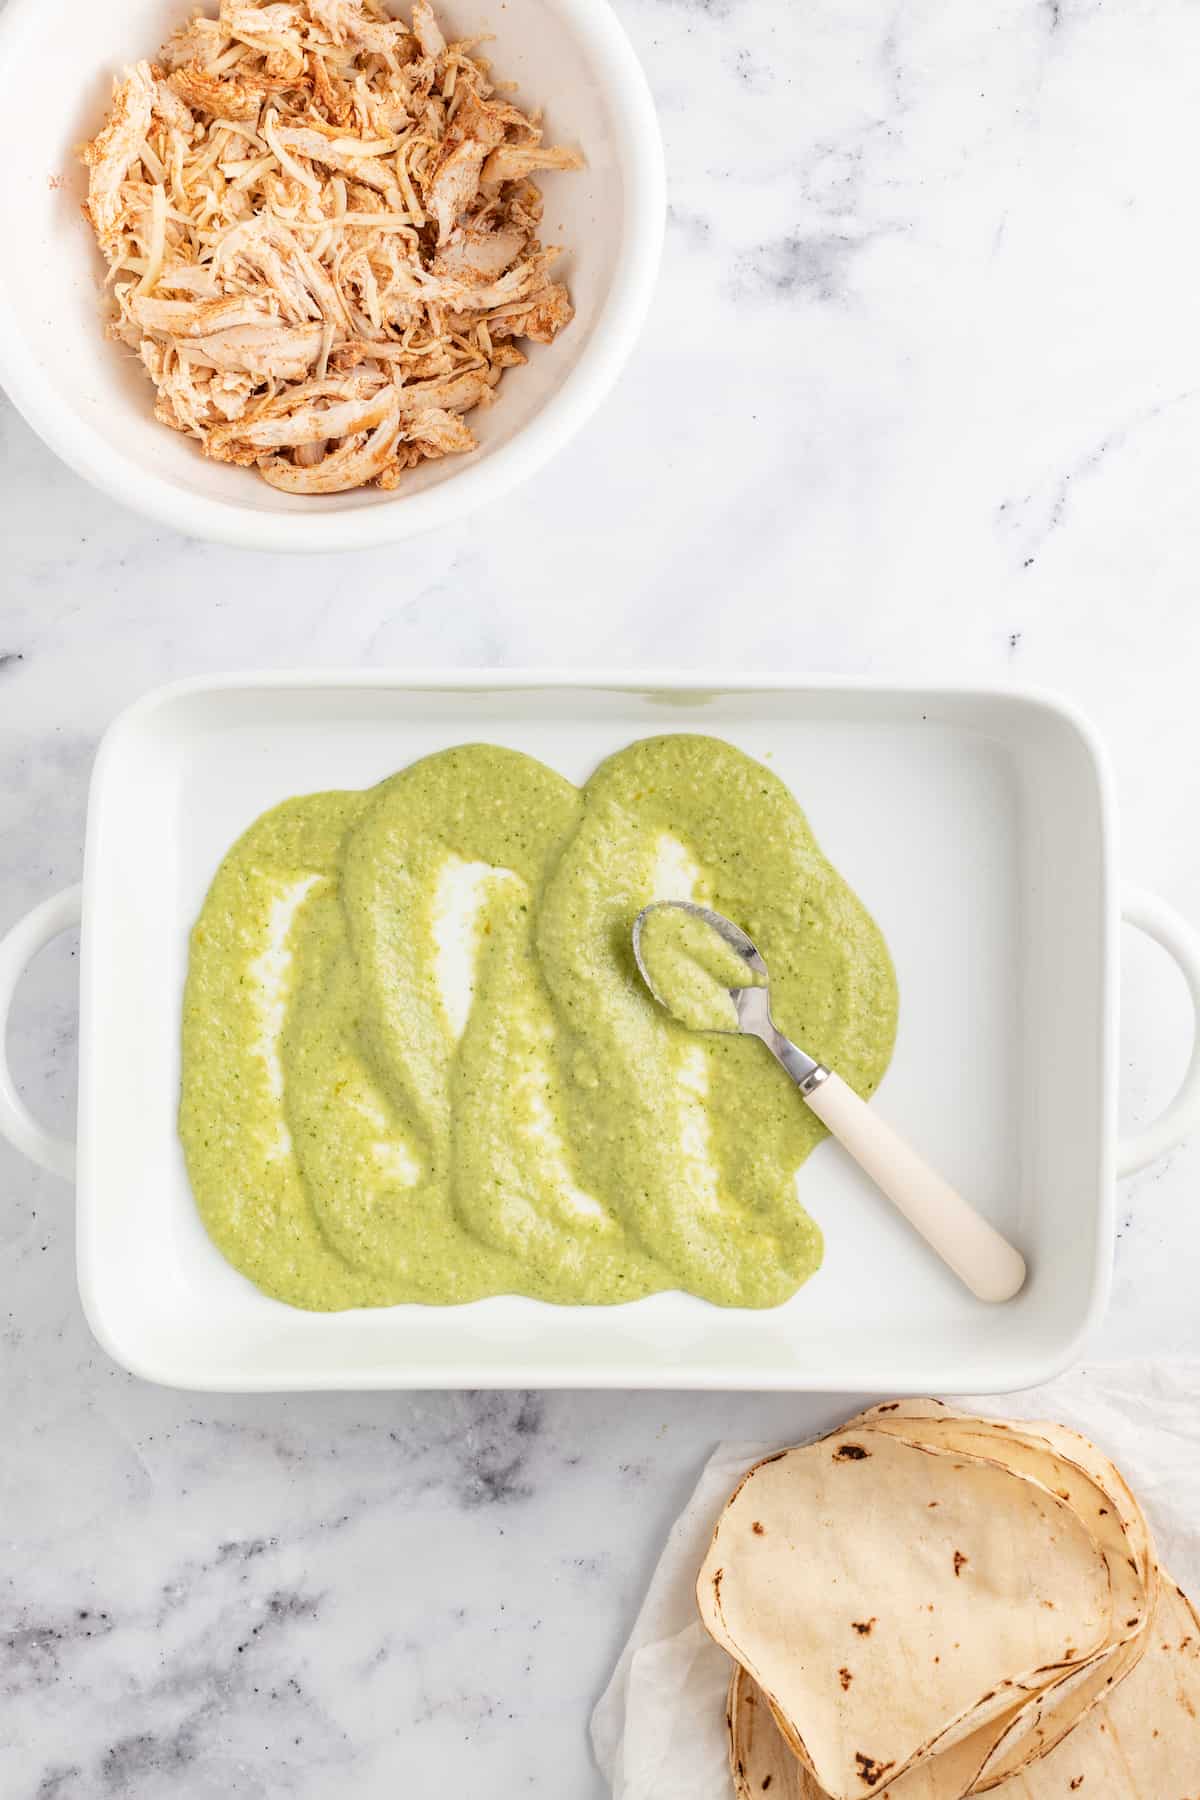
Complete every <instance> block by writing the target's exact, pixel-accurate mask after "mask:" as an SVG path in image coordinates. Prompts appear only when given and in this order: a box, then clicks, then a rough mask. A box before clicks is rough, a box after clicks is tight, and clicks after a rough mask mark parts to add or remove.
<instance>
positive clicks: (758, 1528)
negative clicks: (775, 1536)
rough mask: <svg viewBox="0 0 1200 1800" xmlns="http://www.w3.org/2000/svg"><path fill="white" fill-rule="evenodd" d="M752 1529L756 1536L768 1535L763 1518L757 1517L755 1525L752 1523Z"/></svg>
mask: <svg viewBox="0 0 1200 1800" xmlns="http://www.w3.org/2000/svg"><path fill="white" fill-rule="evenodd" d="M750 1529H751V1531H752V1532H753V1533H754V1535H755V1537H766V1535H767V1528H766V1526H765V1525H764V1524H763V1522H762V1520H761V1519H755V1521H754V1523H753V1525H751V1527H750Z"/></svg>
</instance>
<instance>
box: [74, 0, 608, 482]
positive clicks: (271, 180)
mask: <svg viewBox="0 0 1200 1800" xmlns="http://www.w3.org/2000/svg"><path fill="white" fill-rule="evenodd" d="M477 41H478V40H475V41H473V42H464V43H450V44H448V43H447V42H446V39H445V37H444V36H443V35H442V32H441V30H440V28H439V26H438V23H437V20H436V18H435V17H434V14H433V10H432V8H431V7H430V6H429V4H428V0H413V6H412V21H411V24H408V25H406V24H403V23H402V22H401V21H399V20H396V19H393V18H392V17H391V16H390V15H389V14H388V13H387V12H386V11H385V10H384V6H383V4H382V0H220V13H219V16H218V17H217V18H215V19H214V18H208V17H204V16H203V15H198V16H197V17H196V18H194V19H193V20H192V22H191V24H190V25H189V26H188V27H187V29H186V30H184V31H181V32H178V33H177V34H176V36H175V37H173V38H172V39H171V40H170V42H169V43H168V44H166V45H165V47H164V48H163V50H162V51H161V53H160V56H159V60H158V62H157V63H150V62H141V63H138V64H136V65H135V66H134V67H133V68H132V69H129V70H127V71H126V73H125V75H124V77H123V78H122V79H121V80H119V81H118V82H117V83H116V84H115V92H114V96H113V104H112V109H111V111H110V113H109V116H108V119H107V121H106V123H105V125H104V129H103V130H102V131H101V132H100V135H99V136H98V137H97V138H96V139H95V141H94V142H93V143H90V144H88V145H87V146H86V148H85V149H84V151H83V152H82V154H83V159H84V161H85V162H86V163H87V164H88V165H89V168H90V179H89V187H88V199H87V203H86V206H85V211H86V213H87V216H88V218H89V219H90V220H91V223H92V227H93V229H94V231H95V233H96V238H97V240H98V242H99V245H100V248H101V250H102V251H103V252H104V255H105V257H106V258H107V260H108V266H109V281H110V284H111V286H112V291H113V295H114V298H115V311H116V316H115V318H114V320H113V322H112V324H111V326H110V331H111V333H112V335H113V336H115V337H117V338H119V339H120V340H121V341H122V342H124V343H125V344H127V345H129V347H130V348H131V349H133V350H135V351H136V352H137V353H138V355H139V356H140V358H141V360H142V362H143V364H144V365H145V368H146V370H147V372H148V374H149V376H150V378H151V380H152V381H153V382H154V384H155V387H156V388H157V389H158V401H157V404H156V406H155V413H156V415H157V417H158V418H159V419H161V420H162V422H163V424H165V425H170V426H172V427H173V428H174V429H175V430H176V431H183V432H187V433H189V434H190V435H191V436H193V437H195V438H198V439H199V441H200V443H201V444H202V445H203V447H204V450H205V452H206V454H207V455H209V456H212V457H217V458H219V459H220V460H221V461H224V462H231V463H237V464H241V465H244V466H246V467H250V468H256V469H257V470H258V472H259V474H260V475H262V477H263V479H264V480H266V481H269V482H270V483H271V484H272V486H274V487H277V488H282V489H284V490H286V491H287V492H288V493H293V494H334V493H341V492H343V491H344V490H346V489H347V488H354V487H361V486H363V485H364V484H366V483H369V482H377V483H378V484H379V486H380V487H384V488H391V487H395V486H396V484H397V483H398V481H399V479H400V477H401V475H402V473H403V472H404V471H405V470H406V469H411V468H413V467H414V466H415V465H416V464H417V463H418V462H420V461H421V459H422V458H423V457H438V456H451V455H456V454H458V453H460V452H462V451H466V450H473V449H475V447H476V443H475V438H474V436H473V435H472V433H471V429H470V427H469V425H468V424H467V422H466V419H465V417H464V415H465V414H467V413H470V412H472V411H473V410H474V408H475V407H477V406H486V405H489V404H490V403H491V401H492V399H493V398H494V395H495V390H496V385H497V383H498V382H499V380H500V376H501V374H502V372H503V370H505V369H506V368H511V367H512V366H513V365H515V364H517V363H523V362H524V361H525V357H524V354H523V353H522V351H521V350H520V349H519V348H518V345H517V341H516V340H518V339H520V338H531V339H534V340H536V341H537V342H538V343H544V344H545V343H549V342H551V340H552V339H553V338H554V337H556V336H557V334H558V333H559V332H560V331H561V330H562V328H563V326H564V325H566V324H567V323H568V322H569V320H570V318H571V302H570V299H569V298H568V295H567V290H566V288H565V287H564V286H563V284H562V283H561V282H558V281H555V280H554V279H553V277H552V275H551V266H552V264H553V261H554V258H555V256H556V255H557V250H555V249H552V248H545V247H543V245H542V244H541V242H540V241H539V238H538V230H539V225H540V221H541V217H542V195H541V191H540V189H539V188H538V186H537V184H536V182H535V181H534V180H533V179H532V177H533V176H534V175H535V174H536V173H537V172H538V170H540V169H577V168H579V167H581V162H582V159H581V158H580V156H579V154H578V153H577V152H576V151H574V150H567V149H558V148H552V147H550V146H548V145H544V144H543V143H542V132H541V128H540V126H539V123H538V118H537V115H536V114H535V115H532V116H531V115H529V114H526V113H523V112H521V111H519V110H518V109H517V108H516V107H515V106H513V105H511V104H509V103H508V102H507V101H505V100H504V99H502V98H501V97H500V96H499V95H498V93H497V90H496V86H495V84H494V83H493V81H492V80H491V79H490V75H489V70H488V66H487V64H486V63H485V62H483V61H482V60H481V59H480V58H479V57H478V56H475V55H472V54H471V52H472V50H473V49H474V48H475V46H476V43H477Z"/></svg>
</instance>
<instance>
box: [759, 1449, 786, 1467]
mask: <svg viewBox="0 0 1200 1800" xmlns="http://www.w3.org/2000/svg"><path fill="white" fill-rule="evenodd" d="M786 1455H787V1451H786V1450H777V1451H776V1452H775V1454H774V1456H764V1457H763V1459H762V1461H761V1462H760V1463H759V1465H758V1466H759V1468H760V1469H765V1468H766V1466H767V1464H768V1463H773V1462H782V1461H783V1459H784V1457H785V1456H786Z"/></svg>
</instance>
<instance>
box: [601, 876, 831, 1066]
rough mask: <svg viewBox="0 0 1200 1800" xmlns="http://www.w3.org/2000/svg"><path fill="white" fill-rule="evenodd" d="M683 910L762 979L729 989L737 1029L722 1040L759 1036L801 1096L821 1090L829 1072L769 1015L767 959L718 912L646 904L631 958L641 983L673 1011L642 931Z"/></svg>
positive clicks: (685, 903) (679, 903)
mask: <svg viewBox="0 0 1200 1800" xmlns="http://www.w3.org/2000/svg"><path fill="white" fill-rule="evenodd" d="M671 911H674V912H685V913H691V914H692V916H693V918H697V919H703V921H704V923H705V924H706V925H709V926H711V927H712V929H713V930H714V931H715V932H716V934H717V936H718V937H720V938H723V939H724V940H725V942H726V943H727V944H728V945H729V948H730V949H731V950H733V951H735V952H736V954H737V955H738V956H740V957H741V959H742V961H743V962H744V963H745V965H746V967H747V968H748V969H752V970H753V971H754V973H755V974H756V975H760V976H761V977H762V980H761V981H759V982H756V983H753V984H751V985H748V986H746V987H736V988H730V989H729V998H730V999H731V1000H732V1001H733V1006H734V1011H735V1012H736V1013H737V1025H736V1027H733V1026H731V1027H730V1029H729V1030H728V1031H721V1030H720V1028H719V1027H718V1028H716V1029H717V1031H718V1035H719V1036H721V1037H756V1038H761V1039H762V1041H763V1043H764V1044H765V1045H766V1046H767V1049H768V1050H769V1051H770V1052H771V1054H772V1056H774V1057H775V1058H776V1059H777V1061H779V1062H781V1063H782V1064H783V1066H784V1068H785V1069H786V1070H787V1072H788V1074H789V1075H790V1076H791V1078H792V1080H793V1081H794V1082H795V1083H796V1086H797V1087H798V1088H799V1089H800V1092H801V1093H802V1094H805V1095H807V1094H808V1093H809V1092H811V1089H812V1088H815V1087H819V1086H820V1084H821V1082H822V1081H824V1080H825V1079H826V1077H827V1076H828V1074H829V1070H828V1069H827V1068H826V1067H825V1065H824V1064H823V1063H819V1062H817V1061H815V1060H814V1058H813V1057H811V1056H809V1055H807V1054H806V1052H805V1051H803V1050H801V1048H800V1046H799V1044H793V1042H792V1040H791V1039H790V1038H786V1037H784V1035H783V1033H782V1031H780V1030H779V1028H778V1027H777V1026H776V1024H775V1021H774V1020H773V1019H772V1017H771V1003H770V995H769V992H768V983H769V981H770V976H769V975H768V973H767V965H766V963H765V962H764V961H763V958H762V955H761V953H760V952H759V949H758V946H757V945H756V944H755V942H754V940H753V939H752V938H749V937H747V935H746V933H745V932H744V931H743V930H742V928H741V926H740V925H735V924H734V922H733V920H732V919H727V918H726V917H725V915H724V913H719V912H714V911H713V910H712V908H711V907H709V906H697V905H696V903H695V901H694V900H656V901H654V902H653V904H652V905H650V906H643V908H642V910H641V912H640V913H639V914H638V916H637V918H636V919H635V920H634V922H633V954H634V958H635V960H636V962H637V966H638V971H639V973H640V974H641V977H642V980H643V981H644V982H645V984H646V986H647V987H648V988H649V989H650V992H651V993H652V994H653V995H654V998H655V999H656V1000H657V1001H658V1004H659V1005H660V1006H662V1007H665V1008H666V1010H667V1011H668V1012H670V1010H671V1009H670V1007H669V1006H667V1003H666V1001H665V1000H664V999H663V997H662V995H661V994H660V993H659V991H658V989H657V988H656V987H655V985H654V982H653V980H652V979H651V976H650V971H649V970H648V969H647V967H646V964H645V961H644V959H643V957H642V927H643V926H644V925H645V923H646V920H647V919H648V918H649V916H650V914H651V913H656V912H671Z"/></svg>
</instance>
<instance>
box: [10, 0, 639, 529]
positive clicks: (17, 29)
mask: <svg viewBox="0 0 1200 1800" xmlns="http://www.w3.org/2000/svg"><path fill="white" fill-rule="evenodd" d="M554 5H555V7H556V8H557V10H558V11H559V13H560V14H562V15H563V17H564V18H565V20H566V23H567V26H568V28H569V29H570V30H571V32H572V33H573V34H574V35H575V36H576V37H577V38H578V39H580V40H581V42H582V43H583V45H584V48H585V50H586V52H587V54H588V58H589V61H590V62H591V65H592V67H593V69H594V71H595V72H596V75H597V79H598V83H599V85H600V87H601V89H602V90H603V92H604V94H605V97H606V100H607V102H608V105H609V108H610V114H611V119H612V125H613V131H614V137H615V140H616V143H617V146H618V151H619V156H618V163H619V168H620V171H621V177H622V197H623V203H624V209H625V218H624V228H623V230H622V233H621V240H620V247H619V250H618V255H617V263H616V268H615V270H614V272H613V278H612V284H611V286H610V288H609V292H608V295H607V296H606V298H605V300H604V302H603V304H602V307H601V310H600V313H599V316H598V318H597V321H596V324H595V327H594V329H593V331H592V334H591V336H590V338H589V339H588V342H587V344H586V345H585V347H584V349H583V351H582V353H581V355H580V357H579V360H578V362H577V363H576V364H575V366H574V367H573V368H572V370H571V371H570V373H569V375H567V377H566V379H565V380H564V381H563V382H562V384H561V386H559V387H557V388H556V389H555V390H554V392H553V393H552V394H551V395H550V396H549V398H548V399H547V401H546V403H545V404H544V405H543V406H542V408H541V410H540V411H539V412H538V413H537V414H536V415H535V416H534V417H533V418H532V419H531V420H530V421H529V422H528V423H527V424H525V425H523V426H521V427H520V428H519V429H518V430H517V432H516V434H515V435H514V437H512V438H511V439H510V440H509V442H508V443H506V444H503V445H501V446H500V447H499V448H498V449H496V450H493V451H491V452H490V453H489V454H488V455H487V456H486V457H484V458H482V459H480V460H478V461H476V462H474V463H471V464H469V465H468V466H466V467H463V468H460V469H458V470H456V472H455V473H454V474H453V475H452V476H451V477H450V478H449V479H448V480H446V481H443V482H440V483H438V485H437V486H436V487H433V488H429V489H427V490H425V491H424V492H422V493H417V494H411V495H406V494H404V493H403V492H401V493H399V494H398V495H396V496H394V497H393V499H392V501H391V502H390V503H389V502H380V503H377V504H375V505H373V506H369V507H357V508H350V509H344V510H340V511H334V510H330V511H321V512H319V513H308V512H274V511H271V512H268V511H265V510H261V511H260V510H259V509H258V508H257V507H255V506H252V505H241V504H237V503H232V502H230V501H227V500H216V499H212V498H210V497H208V496H207V495H202V494H191V493H188V492H187V491H186V490H185V489H182V488H180V487H178V486H177V485H176V484H175V483H174V482H170V481H167V480H165V479H163V478H162V477H160V476H157V475H155V474H154V473H153V472H151V471H150V470H148V469H146V468H145V467H143V465H142V464H140V463H138V462H136V461H134V460H133V458H132V457H130V456H128V455H126V454H125V453H124V452H123V451H121V450H118V449H117V448H116V447H115V446H114V445H113V444H112V443H111V442H110V440H109V439H108V438H107V437H106V436H105V434H104V433H103V431H101V430H98V429H97V428H95V427H94V426H92V425H91V424H90V423H88V422H87V421H86V420H85V419H83V418H81V417H80V416H79V414H77V413H76V412H75V411H74V409H73V408H72V407H71V406H70V405H69V404H68V403H67V402H65V401H64V400H62V399H61V398H60V396H59V394H58V392H57V390H56V389H55V388H54V387H53V386H52V385H51V384H49V383H48V382H47V381H46V380H45V379H44V377H43V376H42V374H41V372H40V369H39V368H38V367H37V366H36V365H34V364H33V363H31V361H30V360H29V359H28V358H27V357H25V356H24V355H23V346H24V343H25V338H24V334H23V332H22V331H21V328H20V325H19V323H18V320H17V317H16V314H15V312H14V310H13V308H12V307H11V305H10V304H9V300H8V287H7V284H6V282H5V280H4V278H3V275H2V274H0V386H3V388H4V389H5V391H6V392H7V394H8V396H9V398H10V399H11V400H12V402H13V405H14V406H15V407H16V408H17V410H18V412H20V413H21V414H22V416H23V417H24V419H25V420H26V422H27V423H28V424H29V425H30V426H31V427H32V428H33V430H34V431H35V432H37V434H38V436H39V437H41V438H42V440H43V442H45V443H46V444H47V445H48V446H49V448H50V449H51V450H53V451H54V452H55V454H56V455H57V456H59V457H60V458H61V459H62V461H63V462H65V463H66V464H67V465H68V466H69V467H70V468H72V469H73V470H74V471H75V473H76V474H78V475H81V476H83V478H84V479H85V480H86V481H89V482H91V483H92V485H93V486H94V487H97V488H99V489H100V490H101V491H102V492H103V493H106V494H108V495H109V496H110V498H112V499H114V500H116V501H118V502H119V503H120V504H121V505H123V506H128V507H130V508H131V509H132V510H133V511H135V512H138V513H140V514H142V515H143V516H145V517H149V518H152V519H154V520H156V521H157V522H158V523H160V524H163V525H168V526H170V527H171V528H172V529H174V530H176V531H179V532H182V533H183V534H184V535H185V536H188V537H192V538H201V539H206V540H209V541H212V542H216V543H222V544H229V545H232V546H233V547H234V548H237V549H247V550H269V551H277V552H278V551H283V552H305V551H309V552H311V551H316V552H321V551H325V552H328V551H342V550H367V549H373V548H376V547H378V546H380V545H383V544H391V543H397V542H399V541H401V540H402V539H404V538H409V537H414V536H417V535H418V534H419V533H421V532H425V531H430V530H434V529H436V528H437V527H439V526H442V525H446V524H449V523H450V522H452V521H453V520H457V519H460V518H463V517H465V516H466V515H467V514H468V513H471V512H473V511H475V509H476V508H477V507H480V506H483V505H487V504H489V503H490V502H492V501H494V500H498V499H500V498H501V497H502V496H503V495H505V494H507V493H509V492H510V491H511V490H512V489H513V488H514V487H516V486H517V485H518V484H519V483H520V482H522V481H524V480H525V479H526V478H527V477H528V476H530V475H533V474H535V473H536V472H537V470H538V469H540V468H541V467H542V466H543V465H544V464H545V463H546V462H548V461H549V459H550V458H551V457H552V456H553V455H554V454H555V453H556V452H557V451H559V450H561V449H562V448H563V447H564V446H565V445H566V444H567V443H568V442H569V441H570V439H571V438H572V437H573V436H574V435H575V433H576V432H577V431H578V430H579V429H580V427H581V426H583V425H584V424H585V423H586V422H587V420H588V419H589V418H590V417H591V415H592V413H593V412H595V410H596V409H597V407H599V405H600V404H601V402H602V401H603V400H604V399H605V398H606V396H607V395H608V393H609V391H610V389H611V388H612V387H613V385H614V383H615V382H616V379H617V377H618V375H619V374H620V372H621V370H622V368H623V366H624V364H625V362H626V360H627V358H628V357H629V355H630V353H631V351H632V350H633V347H634V344H635V343H636V340H637V337H638V334H639V332H640V330H641V327H642V324H643V322H644V320H645V317H646V314H647V312H648V311H649V307H650V302H651V300H652V298H653V295H654V289H655V286H656V283H657V280H658V270H659V263H660V261H661V257H662V246H663V237H664V233H665V227H666V207H667V181H666V165H665V159H664V155H663V145H662V135H661V132H660V129H659V123H658V115H657V112H656V109H655V105H654V101H653V98H652V96H651V93H650V86H649V83H648V81H647V79H646V75H645V72H644V70H643V68H642V65H641V63H640V61H639V60H638V57H637V54H636V52H635V51H634V48H633V45H632V44H631V43H630V41H629V38H628V36H627V34H626V32H625V29H624V27H623V26H622V24H621V22H620V20H619V19H618V18H617V15H616V13H615V12H614V11H613V9H612V7H611V5H610V4H609V0H554ZM45 6H46V0H8V4H7V6H5V8H4V10H3V12H2V13H0V68H8V69H9V70H14V69H16V68H17V67H19V64H20V58H19V54H18V52H19V49H20V41H21V36H22V33H23V31H24V30H25V29H27V28H28V26H29V25H30V24H31V23H32V22H33V21H35V20H36V19H37V18H38V17H39V16H40V15H41V14H42V13H43V11H44V9H45ZM10 79H11V77H10ZM2 91H3V84H2V83H0V92H2Z"/></svg>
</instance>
